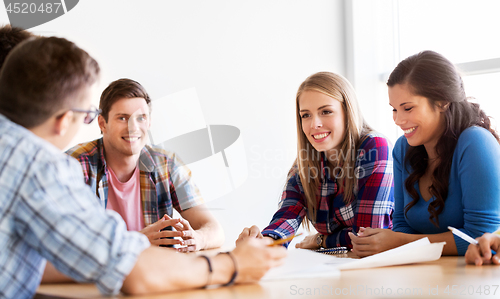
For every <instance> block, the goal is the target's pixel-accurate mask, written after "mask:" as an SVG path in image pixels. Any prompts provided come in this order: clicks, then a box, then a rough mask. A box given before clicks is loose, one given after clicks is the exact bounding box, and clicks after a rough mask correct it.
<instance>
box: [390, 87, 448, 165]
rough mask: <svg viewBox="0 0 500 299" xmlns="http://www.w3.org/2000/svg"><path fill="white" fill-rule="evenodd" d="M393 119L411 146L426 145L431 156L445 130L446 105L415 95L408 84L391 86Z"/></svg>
mask: <svg viewBox="0 0 500 299" xmlns="http://www.w3.org/2000/svg"><path fill="white" fill-rule="evenodd" d="M389 104H390V105H391V106H392V108H393V119H394V122H395V123H396V125H397V126H399V127H400V128H401V129H402V130H403V132H404V136H405V137H406V139H407V140H408V143H409V144H410V145H411V146H419V145H424V146H425V148H426V150H427V153H428V154H429V157H431V153H434V152H435V150H434V149H435V147H436V144H437V142H438V140H439V138H440V137H441V135H442V134H443V132H444V128H445V118H444V111H445V110H446V105H442V107H438V106H434V105H432V104H431V102H430V101H429V99H427V98H425V97H422V96H418V95H414V94H413V93H411V92H410V89H409V88H408V86H407V85H406V84H396V85H394V86H393V87H389Z"/></svg>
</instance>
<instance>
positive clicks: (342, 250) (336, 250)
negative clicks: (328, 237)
mask: <svg viewBox="0 0 500 299" xmlns="http://www.w3.org/2000/svg"><path fill="white" fill-rule="evenodd" d="M314 251H315V252H319V253H324V254H344V253H347V252H348V250H347V247H334V248H321V249H316V250H314Z"/></svg>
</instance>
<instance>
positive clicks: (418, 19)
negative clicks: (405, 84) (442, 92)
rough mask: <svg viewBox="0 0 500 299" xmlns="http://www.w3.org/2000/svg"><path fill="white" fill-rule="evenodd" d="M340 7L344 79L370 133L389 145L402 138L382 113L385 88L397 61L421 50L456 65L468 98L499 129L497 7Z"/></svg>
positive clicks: (459, 3) (386, 3) (399, 1)
mask: <svg viewBox="0 0 500 299" xmlns="http://www.w3.org/2000/svg"><path fill="white" fill-rule="evenodd" d="M345 5H346V30H347V32H346V36H347V39H346V41H347V43H346V53H347V55H346V56H347V58H348V62H347V67H346V68H347V77H348V79H349V80H350V81H351V82H352V83H353V85H354V86H355V88H356V90H357V92H358V95H359V97H360V103H361V106H362V107H363V108H362V109H363V113H364V115H365V118H366V119H367V120H368V122H369V123H370V124H372V125H373V126H374V127H375V129H377V130H378V131H381V132H382V133H384V134H385V135H386V136H388V137H389V139H391V140H392V141H393V142H395V141H396V139H397V137H398V136H399V135H401V133H402V132H401V130H399V129H398V128H396V127H395V125H394V123H393V122H392V117H391V114H390V113H388V112H386V111H385V110H390V107H389V105H388V97H387V87H386V86H385V82H386V80H387V78H388V76H389V74H390V72H391V71H392V70H393V69H394V67H395V66H396V65H397V63H398V62H399V61H401V60H403V59H404V58H406V57H408V56H410V55H413V54H416V53H418V52H420V51H422V50H433V51H436V52H438V53H441V54H443V55H444V56H445V57H446V58H448V59H449V60H451V61H452V62H453V63H455V64H456V65H457V67H458V68H459V69H460V70H461V71H462V77H463V80H464V86H465V91H466V94H467V96H472V97H474V98H475V99H476V100H475V101H476V102H478V103H479V104H480V105H481V107H482V108H483V109H484V110H485V112H486V114H487V115H489V116H492V117H493V118H494V119H496V120H497V121H496V122H497V123H498V120H500V109H499V108H500V104H499V103H500V93H499V92H498V91H497V88H496V86H498V85H500V39H499V38H498V36H500V18H498V16H497V15H498V11H500V1H497V0H475V1H469V0H440V1H435V0H418V1H413V0H373V1H372V0H353V1H346V2H345ZM349 36H351V37H349ZM349 53H352V54H349ZM380 107H383V108H380ZM384 109H385V110H384ZM494 122H495V121H494Z"/></svg>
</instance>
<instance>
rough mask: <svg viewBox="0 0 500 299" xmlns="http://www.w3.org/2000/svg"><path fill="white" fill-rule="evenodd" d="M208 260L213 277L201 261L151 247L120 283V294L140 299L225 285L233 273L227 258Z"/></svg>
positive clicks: (195, 257) (224, 255) (143, 253)
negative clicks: (145, 296) (140, 297)
mask: <svg viewBox="0 0 500 299" xmlns="http://www.w3.org/2000/svg"><path fill="white" fill-rule="evenodd" d="M210 260H211V265H212V269H213V272H212V274H209V270H208V263H207V261H206V260H205V259H204V258H202V257H198V256H196V255H188V254H181V253H178V252H176V251H174V250H172V249H164V248H158V247H153V246H152V247H150V248H148V249H146V250H144V251H143V252H142V253H141V255H140V256H139V258H138V260H137V263H136V265H135V266H134V268H133V269H132V271H131V272H130V274H129V275H128V276H127V278H126V279H125V281H124V282H123V286H122V291H123V292H124V293H126V294H133V295H139V294H152V293H163V292H171V291H177V290H186V289H193V288H201V287H203V286H205V285H207V283H210V284H224V283H227V282H228V281H229V280H230V279H231V275H232V274H233V272H234V266H233V263H232V261H231V259H230V257H229V256H227V255H226V254H222V255H218V256H215V257H211V258H210ZM173 269H175V270H173Z"/></svg>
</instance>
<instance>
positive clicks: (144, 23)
mask: <svg viewBox="0 0 500 299" xmlns="http://www.w3.org/2000/svg"><path fill="white" fill-rule="evenodd" d="M2 9H3V8H2ZM1 13H2V14H0V18H2V20H4V17H6V14H5V12H4V11H2V12H1ZM343 13H344V8H343V1H340V0H336V1H331V0H325V1H290V0H286V1H285V0H280V1H261V0H259V1H245V2H243V1H221V0H218V1H164V0H148V1H138V0H136V1H132V0H122V1H102V0H100V1H98V0H86V1H80V2H79V3H78V5H77V6H76V7H75V8H74V9H73V10H71V11H70V12H68V13H67V14H66V15H64V16H62V17H60V18H58V19H56V20H53V21H51V22H49V23H47V24H43V25H40V26H38V27H35V28H33V29H32V31H34V32H35V33H39V34H44V35H58V36H62V37H66V38H68V39H70V40H72V41H75V42H76V43H77V44H78V45H79V46H81V47H82V48H84V49H86V50H87V51H88V52H89V53H90V54H91V55H92V56H94V57H95V58H96V59H97V60H98V62H99V63H100V65H101V67H102V71H103V72H102V73H103V76H102V80H101V81H102V82H101V86H100V88H99V91H98V92H97V94H96V97H95V100H94V102H95V104H96V105H97V104H98V96H99V94H100V92H101V91H102V90H103V89H104V88H105V87H106V86H107V84H109V83H110V82H111V81H113V80H115V79H118V78H122V77H128V78H131V79H134V80H137V81H139V82H140V83H141V84H142V85H144V86H145V87H146V89H147V90H148V92H149V93H150V95H151V96H152V98H153V99H154V98H159V97H162V96H164V95H167V94H170V93H173V92H176V91H180V90H183V89H185V88H189V87H195V88H196V89H197V92H198V95H199V97H200V101H201V105H202V108H203V112H204V116H205V119H206V121H207V123H208V124H227V125H233V126H236V127H238V128H239V129H240V130H241V134H242V138H243V141H244V144H245V148H246V151H247V159H248V167H249V178H248V179H247V181H246V182H245V183H244V184H243V186H241V187H240V188H239V189H237V190H236V191H234V192H232V193H230V194H229V195H227V196H224V197H222V198H220V199H217V200H215V201H212V202H210V203H209V207H210V208H211V209H212V212H213V213H214V214H215V215H216V216H217V217H218V218H219V220H220V221H221V223H222V225H223V227H224V229H225V232H226V245H232V244H234V243H233V242H234V240H235V239H236V237H237V235H238V234H239V232H240V231H241V229H242V228H243V227H244V226H249V225H252V224H257V225H259V226H260V227H261V228H262V227H264V226H265V225H267V223H268V222H269V220H270V219H271V216H272V214H273V213H274V211H275V210H276V207H277V204H278V200H279V196H280V194H281V189H282V186H283V184H284V180H285V176H286V173H287V171H288V169H289V167H290V166H291V163H292V161H293V159H294V157H295V147H296V136H295V132H296V128H295V116H294V113H295V111H294V100H295V99H294V98H295V96H294V95H295V92H296V90H297V88H298V86H299V84H300V83H301V82H302V81H303V80H304V79H305V78H306V77H307V76H308V75H310V74H312V73H315V72H318V71H324V70H326V71H333V72H337V73H340V74H343V75H345V74H344V73H345V66H344V60H345V59H344V58H345V54H344V28H343V21H344V20H343ZM0 21H1V20H0ZM2 23H5V21H3V22H2ZM179 125H180V126H182V123H180V124H179ZM97 137H99V131H98V128H97V126H96V124H93V125H92V126H89V127H87V128H85V129H84V131H82V132H81V134H80V135H79V136H77V138H76V139H75V140H74V142H73V144H76V143H78V142H83V141H87V140H89V139H93V138H97Z"/></svg>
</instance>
